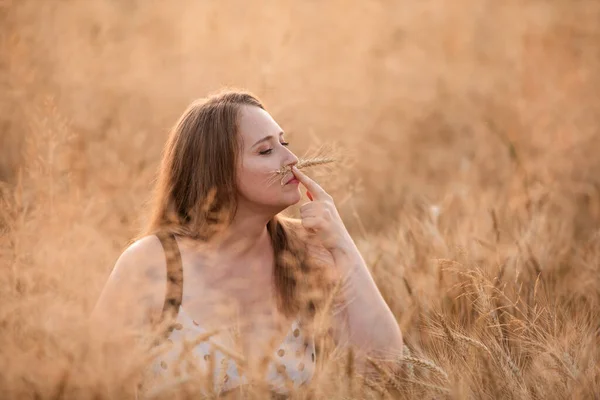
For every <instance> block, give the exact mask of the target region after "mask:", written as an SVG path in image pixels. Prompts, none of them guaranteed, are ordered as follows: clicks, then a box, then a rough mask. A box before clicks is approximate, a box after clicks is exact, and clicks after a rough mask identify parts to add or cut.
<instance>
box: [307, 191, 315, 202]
mask: <svg viewBox="0 0 600 400" xmlns="http://www.w3.org/2000/svg"><path fill="white" fill-rule="evenodd" d="M306 195H307V196H308V198H309V199H310V201H313V200H314V199H313V197H312V194H310V192H309V191H308V190H307V191H306Z"/></svg>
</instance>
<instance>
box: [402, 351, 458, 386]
mask: <svg viewBox="0 0 600 400" xmlns="http://www.w3.org/2000/svg"><path fill="white" fill-rule="evenodd" d="M400 361H407V362H409V363H411V364H413V365H417V366H419V367H422V368H425V369H428V370H430V371H432V372H434V373H435V374H436V375H439V376H441V377H442V378H444V379H445V380H446V381H449V378H448V374H447V373H446V371H444V370H443V369H441V368H440V367H438V366H437V365H435V364H434V363H432V362H431V361H429V360H425V359H423V358H416V357H406V356H403V357H402V358H400Z"/></svg>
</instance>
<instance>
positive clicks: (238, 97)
mask: <svg viewBox="0 0 600 400" xmlns="http://www.w3.org/2000/svg"><path fill="white" fill-rule="evenodd" d="M242 106H254V107H260V108H262V109H264V106H263V105H262V103H261V102H260V101H259V100H258V98H257V97H256V96H254V95H252V94H250V93H248V92H245V91H234V90H225V91H221V92H219V93H216V94H213V95H211V96H209V97H207V98H205V99H200V100H197V101H194V102H193V103H192V104H191V105H190V106H189V107H188V108H187V109H186V110H185V112H184V113H183V115H182V116H181V118H180V119H179V121H178V122H177V123H176V124H175V126H174V127H173V129H172V130H171V132H170V134H169V138H168V140H167V143H166V145H165V148H164V151H163V156H162V162H161V164H160V169H159V172H158V179H157V182H156V186H155V190H154V197H153V202H152V210H151V216H150V222H149V225H148V227H147V228H146V230H145V232H144V234H145V235H150V234H156V233H157V232H171V233H175V234H177V235H183V236H187V237H191V238H194V239H196V240H201V241H207V240H210V239H211V237H213V236H214V235H215V234H216V233H217V232H218V231H219V230H220V229H223V228H225V227H226V226H227V225H228V224H229V223H230V222H231V220H232V218H233V216H234V215H235V212H236V210H237V203H236V198H237V197H236V193H237V188H236V185H235V182H236V165H237V162H238V154H239V150H240V140H239V134H238V118H239V113H240V108H241V107H242ZM291 223H292V221H291V220H290V219H288V218H285V217H282V216H280V215H276V216H275V217H273V218H272V219H271V220H270V221H269V222H268V224H267V230H268V232H269V235H270V238H271V242H272V245H273V249H274V253H275V268H274V272H273V284H274V287H275V292H276V293H277V300H278V307H279V309H280V310H281V311H282V312H283V313H284V314H285V315H290V314H292V313H297V312H299V311H301V310H307V311H308V312H310V313H312V312H314V307H315V302H314V301H311V300H306V299H305V300H306V303H304V304H306V305H307V307H302V306H301V302H300V296H299V295H298V294H299V291H300V286H301V283H302V281H304V280H306V279H304V278H306V277H307V276H308V272H309V270H310V267H311V266H310V262H309V258H308V256H307V251H306V245H305V243H303V242H302V240H300V238H299V236H298V235H296V234H295V232H294V231H293V229H291ZM312 280H313V279H311V281H312Z"/></svg>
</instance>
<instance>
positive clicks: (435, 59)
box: [0, 0, 600, 399]
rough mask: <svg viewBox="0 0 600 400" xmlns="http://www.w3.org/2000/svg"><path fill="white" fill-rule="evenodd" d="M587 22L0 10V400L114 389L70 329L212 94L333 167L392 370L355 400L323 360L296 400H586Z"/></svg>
mask: <svg viewBox="0 0 600 400" xmlns="http://www.w3.org/2000/svg"><path fill="white" fill-rule="evenodd" d="M599 21H600V3H599V2H597V1H594V0H589V1H586V0H569V1H567V0H555V1H542V0H521V1H516V0H505V1H494V0H454V1H452V2H450V1H442V0H429V1H419V2H408V1H392V0H378V1H375V0H371V1H364V2H349V1H341V0H331V1H322V2H317V1H275V0H270V1H256V2H247V1H246V2H245V1H230V0H224V1H218V2H217V1H204V0H177V1H169V2H166V1H158V0H149V1H144V0H3V1H0V189H1V192H0V202H1V205H0V207H1V208H0V234H1V236H0V268H2V270H1V274H0V366H1V367H2V368H1V372H0V398H20V399H21V398H22V399H28V398H31V399H58V398H74V399H85V398H94V399H107V398H127V396H128V395H130V386H131V385H130V380H128V379H129V377H130V376H131V373H132V372H131V371H134V370H135V368H137V366H138V365H137V364H136V363H135V362H133V361H131V360H129V359H127V360H119V359H118V357H117V358H115V356H114V355H112V356H111V355H109V354H108V353H106V352H105V351H103V348H102V347H100V346H99V345H95V342H94V339H93V337H94V335H93V333H94V332H92V331H90V328H89V326H88V325H87V324H86V320H87V317H88V315H89V313H90V311H91V309H92V307H93V306H94V303H95V302H96V300H97V298H98V296H99V294H100V291H101V289H102V287H103V285H104V283H105V282H106V279H107V277H108V274H109V273H110V271H111V269H112V267H113V265H114V263H115V261H116V259H117V257H118V256H119V254H120V253H121V252H122V251H123V249H124V248H125V247H126V246H127V244H128V243H129V241H130V240H131V238H133V237H134V236H135V235H136V234H137V233H138V232H139V231H140V228H141V227H142V225H143V224H144V222H145V217H146V214H145V212H144V211H145V205H146V202H147V200H148V198H149V195H150V189H151V185H152V180H153V178H154V175H155V172H156V168H157V166H158V161H159V158H160V154H161V150H162V146H163V144H164V142H165V140H166V136H167V133H168V130H169V128H170V127H171V126H172V124H173V123H174V122H175V121H176V119H177V118H178V117H179V115H180V114H181V112H182V111H183V110H184V108H185V107H186V106H187V105H188V104H189V103H190V102H191V101H192V100H193V99H195V98H198V97H203V96H205V95H207V94H209V93H211V92H214V91H216V90H218V89H220V88H222V87H224V86H233V87H240V88H245V89H247V90H250V91H251V92H253V93H255V94H256V95H258V96H259V97H260V98H261V99H262V100H263V101H264V103H265V104H266V107H267V110H268V111H269V112H270V113H271V114H272V115H273V116H274V118H275V119H276V120H277V121H278V123H279V124H280V125H281V126H282V127H283V128H284V129H285V130H286V131H288V132H289V133H291V136H290V142H291V149H292V150H293V151H296V152H297V153H298V154H303V153H305V152H307V151H311V150H312V149H314V148H317V147H318V146H321V145H333V146H335V148H336V149H337V151H339V152H340V153H341V154H344V156H345V162H343V163H340V164H339V165H337V166H336V167H335V168H333V170H332V171H331V172H330V173H327V174H325V173H321V174H318V173H317V171H316V170H315V173H314V174H312V175H313V176H314V177H316V179H317V180H318V181H319V182H320V183H321V184H322V185H323V186H324V187H325V188H326V189H327V190H328V191H329V192H330V193H331V194H332V196H333V197H334V199H335V200H336V204H337V206H338V209H339V210H340V213H341V215H342V217H343V219H344V221H345V224H346V226H347V228H348V230H349V231H350V232H351V233H352V235H353V237H354V239H355V241H356V243H357V245H358V246H359V248H360V249H361V251H362V254H363V256H364V258H365V260H366V261H367V263H368V264H369V267H370V268H371V271H372V273H373V275H374V277H375V279H376V281H377V283H378V285H379V287H380V289H381V291H382V293H383V295H384V297H385V299H386V301H387V302H388V304H389V306H390V307H391V309H392V311H393V312H394V314H395V315H396V316H397V319H398V322H399V324H400V326H401V328H402V331H403V334H404V339H405V343H406V347H407V348H408V349H409V350H410V353H411V357H412V358H407V359H405V360H403V361H402V362H403V365H404V367H403V373H402V374H399V375H398V376H391V377H385V379H384V378H383V377H382V380H383V381H386V380H387V382H379V383H377V384H372V385H371V386H369V385H353V383H352V377H350V378H349V377H348V373H349V371H348V369H347V368H345V367H344V362H343V360H332V362H331V363H330V365H325V366H324V369H323V373H322V374H321V375H320V376H319V377H318V378H317V379H315V381H314V385H315V388H314V391H313V392H311V394H310V396H312V398H325V399H329V398H357V399H361V398H411V399H412V398H418V399H430V398H436V399H439V398H452V399H485V398H502V399H511V398H514V399H563V398H569V399H570V398H574V399H589V398H598V396H600V368H599V367H598V361H599V360H598V359H599V357H600V350H599V349H600V343H599V342H600V308H599V307H600V235H599V233H600V231H599V229H598V228H599V223H600V157H599V156H598V154H599V150H600V75H599V74H598V71H600V25H599V23H598V22H599ZM294 211H295V210H291V211H290V213H291V214H293V213H294ZM111 357H112V358H111ZM411 360H412V361H411ZM306 396H309V395H306ZM178 397H180V398H188V397H189V393H186V392H184V391H181V392H180V393H179V396H178Z"/></svg>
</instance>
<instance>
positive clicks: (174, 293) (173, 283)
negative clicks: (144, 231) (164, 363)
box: [156, 232, 183, 335]
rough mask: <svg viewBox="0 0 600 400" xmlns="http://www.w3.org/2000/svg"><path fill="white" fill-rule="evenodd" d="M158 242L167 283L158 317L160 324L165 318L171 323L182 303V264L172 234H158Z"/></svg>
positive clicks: (169, 330) (170, 329)
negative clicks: (165, 268) (161, 249)
mask: <svg viewBox="0 0 600 400" xmlns="http://www.w3.org/2000/svg"><path fill="white" fill-rule="evenodd" d="M156 236H157V237H158V240H160V243H161V245H162V247H163V250H164V253H165V259H166V261H167V282H166V285H167V286H166V294H165V300H164V303H163V309H162V313H161V316H160V322H163V321H164V320H165V319H167V318H171V319H172V320H173V321H174V320H175V319H176V318H177V314H178V313H179V307H180V306H181V302H182V301H183V264H182V262H181V253H180V252H179V246H177V240H176V239H175V235H174V234H173V233H164V232H161V233H158V234H156ZM172 330H173V328H172V327H170V328H169V329H168V332H165V334H166V335H168V334H169V333H170V332H171V331H172Z"/></svg>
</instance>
